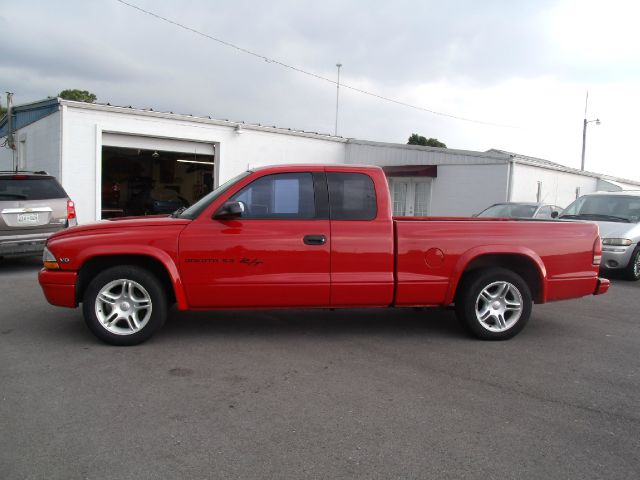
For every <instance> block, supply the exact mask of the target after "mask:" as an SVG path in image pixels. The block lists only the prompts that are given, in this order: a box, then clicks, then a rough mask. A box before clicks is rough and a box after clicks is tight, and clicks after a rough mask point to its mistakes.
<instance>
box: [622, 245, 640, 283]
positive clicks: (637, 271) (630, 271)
mask: <svg viewBox="0 0 640 480" xmlns="http://www.w3.org/2000/svg"><path fill="white" fill-rule="evenodd" d="M624 276H625V277H626V278H627V279H628V280H634V281H637V280H640V246H637V247H636V248H635V250H634V251H633V253H632V254H631V259H630V260H629V264H628V265H627V268H625V270H624Z"/></svg>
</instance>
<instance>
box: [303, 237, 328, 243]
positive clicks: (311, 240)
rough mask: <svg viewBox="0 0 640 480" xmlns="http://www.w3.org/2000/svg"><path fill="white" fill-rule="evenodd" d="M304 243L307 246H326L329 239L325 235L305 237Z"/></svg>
mask: <svg viewBox="0 0 640 480" xmlns="http://www.w3.org/2000/svg"><path fill="white" fill-rule="evenodd" d="M303 241H304V243H305V244H306V245H324V244H325V243H327V237H325V236H324V235H305V236H304V239H303Z"/></svg>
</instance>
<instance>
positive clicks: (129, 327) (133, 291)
mask: <svg viewBox="0 0 640 480" xmlns="http://www.w3.org/2000/svg"><path fill="white" fill-rule="evenodd" d="M95 308H96V316H97V317H98V320H99V321H100V325H101V326H102V327H103V328H104V329H105V330H107V331H108V332H110V333H113V334H115V335H131V334H133V333H136V332H138V331H140V330H141V329H142V328H144V326H145V325H146V324H147V322H148V321H149V319H150V318H151V309H152V305H151V296H150V295H149V292H147V291H146V290H145V288H144V287H143V286H142V285H140V284H139V283H138V282H134V281H133V280H128V279H124V278H121V279H118V280H114V281H112V282H109V283H107V284H106V285H105V286H104V287H102V288H101V289H100V291H99V292H98V295H97V296H96V304H95Z"/></svg>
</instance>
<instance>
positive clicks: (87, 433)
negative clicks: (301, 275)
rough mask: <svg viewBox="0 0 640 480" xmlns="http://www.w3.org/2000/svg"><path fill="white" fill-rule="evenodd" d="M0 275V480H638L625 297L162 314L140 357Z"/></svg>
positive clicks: (635, 296)
mask: <svg viewBox="0 0 640 480" xmlns="http://www.w3.org/2000/svg"><path fill="white" fill-rule="evenodd" d="M38 269H39V261H38V260H37V259H22V260H5V261H2V262H0V285H1V288H0V396H1V398H0V478H2V479H76V478H78V479H163V478H166V479H192V478H193V479H227V478H228V479H232V478H233V479H243V480H246V479H271V478H273V479H306V478H314V479H315V478H317V479H342V478H349V479H351V478H363V479H365V478H366V479H400V478H407V479H427V478H451V479H476V478H477V479H494V478H495V479H498V478H501V479H503V478H507V479H510V478H513V479H560V478H563V479H625V480H627V479H635V478H640V355H639V346H640V315H639V314H638V312H640V282H638V283H632V282H627V281H624V280H616V279H614V280H613V286H612V288H611V290H610V292H609V293H608V294H607V295H604V296H598V297H589V298H583V299H579V300H571V301H566V302H559V303H552V304H548V305H536V306H535V307H534V313H533V316H532V318H531V321H530V322H529V325H528V326H527V328H526V329H525V330H524V331H523V332H522V333H521V334H520V335H519V336H517V337H516V338H514V339H512V340H509V341H506V342H481V341H477V340H474V339H471V338H469V337H467V336H466V335H465V333H464V332H463V330H462V329H461V327H460V326H459V325H458V324H457V322H456V320H455V317H454V315H453V312H451V311H449V310H414V309H406V310H354V311H309V310H296V311H250V312H237V311H236V312H234V311H225V312H189V313H181V312H177V311H172V312H171V313H170V315H169V320H168V321H167V324H166V325H165V326H164V328H163V329H162V330H161V331H160V332H159V333H158V334H157V335H156V336H155V337H153V338H152V339H151V340H150V341H149V342H147V343H145V344H143V345H140V346H137V347H128V348H122V347H111V346H107V345H105V344H102V343H101V342H100V341H98V340H97V339H96V338H95V337H93V335H92V334H91V333H90V332H89V331H88V330H87V328H86V327H85V325H84V322H83V320H82V315H81V311H80V310H79V309H75V310H72V309H63V308H58V307H53V306H50V305H49V304H47V303H46V301H45V299H44V297H43V295H42V293H41V291H40V288H39V286H38V284H37V278H36V275H37V270H38Z"/></svg>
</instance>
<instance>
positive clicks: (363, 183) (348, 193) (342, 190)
mask: <svg viewBox="0 0 640 480" xmlns="http://www.w3.org/2000/svg"><path fill="white" fill-rule="evenodd" d="M327 183H328V184H329V207H330V209H331V219H332V220H373V219H374V218H376V214H377V206H378V205H377V202H376V191H375V188H374V186H373V180H371V177H370V176H369V175H365V174H363V173H346V172H345V173H341V172H327Z"/></svg>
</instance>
